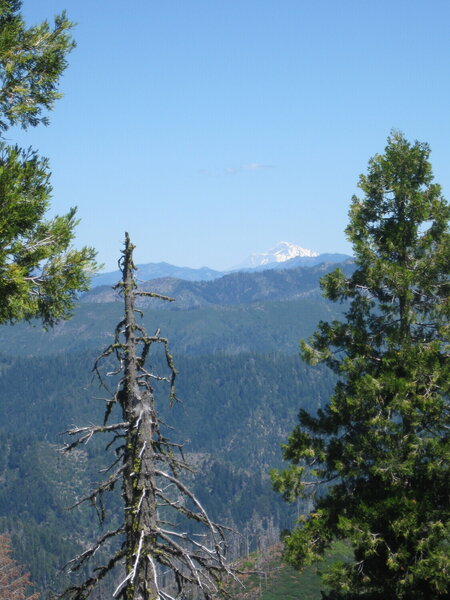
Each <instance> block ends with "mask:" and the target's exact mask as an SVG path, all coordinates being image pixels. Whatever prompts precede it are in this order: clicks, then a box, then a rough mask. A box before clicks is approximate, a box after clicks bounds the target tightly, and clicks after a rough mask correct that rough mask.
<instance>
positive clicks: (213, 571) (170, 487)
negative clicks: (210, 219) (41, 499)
mask: <svg viewBox="0 0 450 600" xmlns="http://www.w3.org/2000/svg"><path fill="white" fill-rule="evenodd" d="M133 249H134V246H133V245H132V244H131V242H130V240H129V237H128V234H126V240H125V249H124V251H123V257H122V260H121V261H120V263H119V266H120V268H121V270H122V274H123V280H122V281H121V282H120V283H119V284H118V285H117V286H116V289H118V290H119V291H120V292H121V293H122V295H123V298H124V317H123V319H122V320H121V321H120V323H119V324H118V325H117V328H116V330H115V336H114V342H113V343H112V344H111V345H110V346H108V348H106V350H105V351H104V352H103V353H102V355H101V356H100V357H99V359H98V360H97V362H96V364H95V371H96V372H97V374H98V375H99V377H100V380H101V381H102V382H104V379H103V374H102V370H101V364H102V362H104V361H105V360H106V361H107V360H108V358H109V357H112V356H115V358H116V359H117V370H115V371H114V372H110V373H109V375H119V376H120V379H119V382H118V384H117V387H116V388H115V391H114V392H113V393H112V396H111V398H110V399H107V401H106V411H105V420H104V424H103V425H99V426H87V427H76V428H73V429H71V430H69V431H67V432H66V433H68V434H69V435H72V436H75V438H76V439H75V441H74V442H72V443H71V444H69V445H68V446H67V447H66V450H71V449H73V448H75V447H77V446H78V445H79V444H81V443H85V442H87V441H89V439H90V438H91V437H92V435H94V434H98V433H107V434H108V433H112V434H113V436H114V437H113V439H112V440H110V441H109V443H108V448H109V447H111V445H114V442H115V441H119V445H118V446H117V448H116V456H115V459H114V460H113V462H112V464H111V467H110V469H108V472H109V473H111V474H110V476H109V477H108V479H106V481H104V482H103V483H101V484H100V485H99V486H98V488H97V489H95V490H94V491H93V492H92V493H90V494H89V495H88V496H87V497H86V498H85V499H84V500H89V501H91V502H92V503H93V504H95V505H96V507H97V508H98V509H99V514H100V517H101V520H103V518H104V511H103V503H102V496H103V494H104V493H105V492H106V491H108V490H112V489H113V488H114V486H115V485H116V483H117V482H119V484H120V485H121V487H122V500H123V521H122V523H121V525H120V526H119V527H118V528H117V529H115V530H112V531H108V532H107V533H105V534H103V535H102V536H101V537H100V539H99V540H98V541H97V542H96V543H95V544H94V545H93V546H92V547H91V548H90V549H88V550H86V551H85V552H84V553H83V554H81V555H80V556H78V557H76V558H75V559H74V560H73V561H71V563H70V566H71V569H72V570H75V571H76V570H78V569H80V567H82V566H83V565H84V564H85V562H86V561H87V560H88V559H90V558H92V557H93V556H94V555H95V554H96V552H97V550H98V549H99V548H101V547H103V546H108V545H109V543H110V541H111V540H112V539H113V538H116V537H117V538H118V539H120V540H121V544H120V545H119V547H118V549H117V550H116V551H115V552H113V553H112V555H111V556H110V557H109V559H108V560H107V561H106V562H105V564H103V565H100V566H97V567H96V568H95V569H94V571H93V574H92V576H91V577H89V578H87V579H86V580H85V581H84V582H82V583H81V584H79V585H76V586H73V587H71V588H69V589H68V590H67V591H66V592H65V593H64V594H63V597H64V598H67V599H70V600H83V599H85V598H88V597H89V595H90V594H91V592H93V591H94V590H95V588H96V587H97V584H98V583H99V582H100V581H101V580H102V579H103V578H104V577H105V576H106V575H107V574H108V573H109V572H110V571H112V570H113V569H114V567H116V566H118V567H119V568H118V569H117V570H116V573H117V577H120V579H119V581H118V582H117V585H116V587H115V591H114V593H113V598H118V599H123V600H157V599H160V600H174V599H175V598H185V597H186V596H185V595H184V594H185V591H186V589H191V588H192V587H193V588H196V589H197V590H198V593H197V595H196V597H202V598H205V599H210V598H213V597H218V596H219V595H220V593H221V589H222V578H223V576H224V575H227V574H228V575H231V576H233V573H232V571H231V569H230V568H229V567H228V565H227V563H226V561H225V556H224V553H225V536H224V528H223V527H222V526H221V525H218V524H216V523H214V522H213V521H211V519H210V518H209V517H208V515H207V513H206V511H205V510H204V509H203V507H202V505H201V503H200V502H199V500H198V499H197V498H196V496H195V495H194V494H193V493H192V492H191V491H190V489H189V488H188V486H187V485H186V482H185V477H184V478H183V474H184V475H186V473H189V472H190V471H191V470H192V469H191V468H190V467H189V464H188V463H187V462H186V461H185V458H184V456H183V453H182V448H181V446H180V445H179V444H176V443H174V442H172V441H170V440H169V439H168V438H167V437H166V436H165V435H164V433H163V428H164V426H163V424H162V422H161V420H160V418H159V416H158V414H157V412H156V408H155V399H154V385H155V384H156V383H157V382H166V383H167V384H169V386H170V401H171V402H173V401H174V400H175V394H174V380H175V374H176V372H175V366H174V363H173V359H172V356H171V355H170V353H169V349H168V342H167V339H165V338H163V337H161V335H160V331H159V329H157V330H156V332H155V333H154V334H153V335H148V334H147V333H146V331H145V329H144V328H143V327H142V325H140V324H139V323H138V322H137V315H141V316H142V313H141V311H139V310H138V309H137V308H136V299H137V298H138V297H139V296H150V297H156V298H160V299H162V300H166V301H172V300H173V299H172V298H168V297H166V296H161V295H160V294H156V293H153V292H149V291H140V290H139V289H137V286H136V282H135V279H134V276H133V272H134V270H135V266H134V264H133ZM156 345H160V346H162V347H163V349H164V355H165V359H166V362H167V367H168V375H160V374H156V373H154V372H151V370H149V367H147V366H146V361H147V359H148V358H149V352H150V350H151V349H152V347H154V346H156ZM114 405H118V406H119V407H120V411H121V416H122V421H121V422H119V423H114V424H109V419H110V417H111V415H112V414H114V411H113V410H112V409H113V407H114ZM183 479H184V480H183ZM189 521H190V522H191V525H190V524H189ZM192 522H193V523H194V524H195V526H194V529H192ZM189 531H191V532H192V533H189ZM168 573H170V576H167V574H168Z"/></svg>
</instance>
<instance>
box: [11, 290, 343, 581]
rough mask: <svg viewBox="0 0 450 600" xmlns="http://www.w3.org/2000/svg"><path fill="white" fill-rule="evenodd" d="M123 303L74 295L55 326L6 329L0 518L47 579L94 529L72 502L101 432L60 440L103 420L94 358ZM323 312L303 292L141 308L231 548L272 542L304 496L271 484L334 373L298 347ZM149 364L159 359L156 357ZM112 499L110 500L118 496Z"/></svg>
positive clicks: (114, 501)
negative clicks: (164, 342) (167, 348)
mask: <svg viewBox="0 0 450 600" xmlns="http://www.w3.org/2000/svg"><path fill="white" fill-rule="evenodd" d="M119 308H120V305H118V304H115V303H106V304H87V303H82V304H81V305H80V307H79V310H78V311H77V312H76V314H75V316H74V318H73V319H72V320H71V321H68V322H66V323H63V324H61V325H59V326H57V327H56V328H55V329H54V330H51V331H49V332H44V331H42V330H41V328H40V327H39V326H34V327H31V326H29V325H24V324H20V325H17V326H15V327H9V326H4V327H2V328H1V330H0V339H1V351H2V352H3V354H2V357H1V377H0V397H1V398H2V412H1V429H0V432H1V436H2V447H4V448H5V449H6V451H5V452H4V453H2V456H1V473H2V481H3V486H2V488H1V491H0V507H1V515H2V517H1V520H0V523H1V528H2V530H5V531H11V532H12V533H13V544H14V547H15V549H16V553H17V554H16V555H17V558H18V560H20V561H21V562H22V563H23V564H26V565H27V566H28V568H29V569H30V570H31V574H32V578H33V580H34V581H35V582H36V583H37V584H38V586H39V589H40V590H42V591H44V590H45V591H46V592H48V591H49V590H51V589H60V588H61V587H62V586H63V585H64V582H65V581H66V580H65V578H64V576H62V574H61V573H60V571H59V570H60V569H61V567H62V566H63V565H64V563H65V562H66V561H68V560H69V559H70V558H71V557H73V556H74V555H75V554H76V553H77V552H78V551H79V550H80V548H81V547H82V546H83V544H84V543H86V540H90V539H92V538H93V537H95V535H96V533H97V532H98V531H99V525H98V520H97V517H96V514H95V510H94V509H92V508H90V507H87V506H86V507H81V508H76V509H74V510H67V508H68V507H69V506H71V505H72V504H74V503H75V502H76V501H77V499H79V498H80V497H81V495H83V494H84V493H85V492H86V490H89V489H91V488H93V487H94V485H95V483H96V482H97V481H98V479H99V478H100V474H99V471H100V470H101V468H102V467H103V466H104V465H106V464H107V462H108V457H107V455H106V454H105V452H104V446H105V444H106V442H105V443H103V441H102V440H91V441H90V442H89V444H86V445H85V446H83V447H82V448H81V449H80V450H77V451H76V453H75V454H74V455H63V454H61V452H59V451H58V449H60V448H61V447H62V446H63V444H64V443H65V441H67V440H65V439H64V436H61V432H63V431H65V430H66V429H67V428H68V427H69V426H71V425H73V424H76V425H83V424H86V423H91V422H101V421H102V418H103V411H104V407H103V403H102V402H101V401H100V400H99V399H100V398H102V397H104V395H105V390H102V389H101V388H100V387H99V385H98V381H97V380H96V378H95V377H94V375H93V373H92V367H93V364H94V361H95V358H96V357H97V356H98V354H99V352H100V351H101V349H102V347H103V346H102V344H104V342H105V340H108V339H109V338H110V336H111V331H112V330H113V327H114V319H117V315H118V310H119ZM330 314H332V313H331V305H329V304H327V303H325V302H320V301H319V302H317V301H314V302H312V301H309V300H307V299H306V300H297V301H284V302H283V301H278V302H275V303H263V302H261V303H256V304H250V305H245V306H243V305H239V306H232V307H230V306H222V307H220V306H215V307H210V308H201V309H192V310H184V311H156V310H147V311H146V314H145V322H146V325H147V327H149V328H151V327H153V328H155V327H156V325H158V326H162V328H164V329H163V330H164V331H168V332H169V334H170V338H171V340H170V341H171V342H172V340H173V343H171V346H173V353H174V360H175V363H176V368H177V370H178V376H177V388H176V390H177V397H178V399H179V401H178V402H177V403H176V404H175V405H174V407H173V408H170V407H169V404H168V402H167V399H166V396H165V393H164V391H163V390H161V391H160V393H157V396H156V402H157V407H158V411H159V412H160V414H161V415H162V417H163V419H164V421H165V422H167V423H168V425H170V426H172V427H174V431H173V432H172V431H171V432H170V435H171V437H172V438H173V439H176V440H177V441H178V442H180V443H183V444H184V450H185V452H186V453H187V456H188V458H189V460H190V462H192V463H193V465H194V466H195V469H196V473H195V474H194V475H193V476H192V486H193V489H194V490H195V493H196V494H197V496H198V498H199V499H200V501H201V502H202V504H203V505H204V506H205V507H206V509H207V510H208V512H209V513H210V514H211V516H212V518H214V519H220V520H221V521H222V522H225V523H226V524H228V525H229V526H231V527H232V528H233V529H235V530H236V531H239V532H240V534H241V535H235V536H232V540H231V542H230V551H232V552H234V553H235V554H236V555H241V554H245V553H247V552H249V551H252V550H254V549H256V548H258V547H262V546H264V545H268V544H270V543H274V542H276V541H277V540H278V539H279V534H280V531H281V530H282V529H285V528H289V527H291V526H292V524H293V522H294V519H295V517H296V516H297V513H298V511H299V510H300V509H303V505H302V506H300V505H299V504H298V503H296V504H295V505H292V506H290V505H287V504H286V503H285V502H283V500H282V498H281V497H280V496H279V495H278V494H276V493H275V492H274V491H273V490H272V486H271V483H270V480H269V477H268V470H269V469H270V468H273V467H280V466H282V464H283V463H282V456H281V450H280V444H281V443H282V442H283V441H284V440H285V439H286V436H287V434H288V432H289V431H290V429H291V428H292V425H293V423H294V422H295V420H296V417H297V414H298V411H299V409H300V408H305V409H308V410H312V411H315V410H316V409H317V408H318V407H319V406H320V405H321V404H322V403H323V402H325V401H326V399H327V397H328V395H329V393H330V390H331V389H332V385H333V381H334V379H333V376H332V375H331V373H330V372H329V371H328V370H327V369H326V368H323V367H318V368H315V369H311V368H309V367H307V366H306V365H305V364H303V363H302V362H301V361H300V360H299V359H298V351H297V348H298V339H299V338H300V337H301V336H304V335H307V334H308V333H311V332H312V330H313V329H314V326H315V324H316V323H317V321H318V319H319V318H320V317H322V318H324V317H328V315H330ZM299 315H302V318H301V319H300V318H299ZM7 349H9V351H8V353H6V352H7ZM151 364H152V367H153V368H154V369H156V371H157V372H158V371H162V369H163V358H162V356H158V355H156V356H155V357H154V359H152V361H151ZM109 502H110V506H109V508H108V510H109V511H110V512H111V513H114V510H115V509H114V507H115V506H116V510H118V508H117V507H118V498H114V496H112V498H111V499H110V500H109Z"/></svg>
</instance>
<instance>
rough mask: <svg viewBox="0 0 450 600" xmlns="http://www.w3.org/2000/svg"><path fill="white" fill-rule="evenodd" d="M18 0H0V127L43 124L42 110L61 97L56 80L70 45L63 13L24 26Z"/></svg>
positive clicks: (64, 65)
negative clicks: (51, 18)
mask: <svg viewBox="0 0 450 600" xmlns="http://www.w3.org/2000/svg"><path fill="white" fill-rule="evenodd" d="M21 6H22V2H20V1H18V0H1V2H0V81H1V88H0V115H1V118H0V130H3V131H5V130H6V129H8V128H9V127H10V126H11V125H20V126H21V127H23V128H25V129H26V128H27V127H28V126H33V127H34V126H36V125H38V124H39V123H43V124H44V125H46V124H47V123H48V118H47V116H46V115H45V113H44V111H46V110H50V109H51V108H53V104H54V101H55V100H56V99H57V98H60V97H61V94H60V93H59V92H58V82H59V78H60V76H61V73H62V72H63V71H64V69H65V68H66V66H67V63H66V55H67V53H68V52H70V51H71V50H72V48H73V47H74V42H73V41H72V39H71V37H70V35H69V33H68V32H69V30H70V29H71V27H72V26H73V24H72V23H71V22H70V21H68V19H67V17H66V15H65V13H62V14H61V15H58V16H56V17H55V22H54V25H53V27H50V25H49V23H48V22H47V21H45V22H44V23H41V24H40V25H35V26H34V27H30V28H26V26H25V23H24V21H23V18H22V16H21V14H20V12H19V11H20V8H21Z"/></svg>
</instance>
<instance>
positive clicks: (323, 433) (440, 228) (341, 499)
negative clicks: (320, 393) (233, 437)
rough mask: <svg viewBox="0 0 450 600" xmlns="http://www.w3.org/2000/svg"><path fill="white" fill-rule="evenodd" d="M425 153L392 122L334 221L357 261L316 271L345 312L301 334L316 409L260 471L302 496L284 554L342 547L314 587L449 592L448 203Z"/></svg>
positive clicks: (366, 592) (289, 493)
mask: <svg viewBox="0 0 450 600" xmlns="http://www.w3.org/2000/svg"><path fill="white" fill-rule="evenodd" d="M429 153H430V150H429V147H428V145H427V144H424V143H419V142H415V143H410V142H408V141H407V140H406V139H405V137H404V136H403V135H402V134H401V133H399V132H393V133H392V134H391V136H390V137H389V138H388V142H387V146H386V149H385V153H384V154H383V155H376V156H374V157H373V158H372V159H371V160H370V162H369V167H368V172H367V175H362V176H361V178H360V181H359V187H360V188H361V189H362V191H363V192H364V198H363V199H359V198H356V197H354V198H353V201H352V205H351V209H350V223H349V225H348V228H347V230H346V233H347V235H348V237H349V239H350V240H351V241H352V242H353V247H354V253H355V259H356V266H357V268H356V270H355V272H354V273H353V275H352V276H351V277H350V278H347V277H345V276H344V275H343V273H342V272H341V271H339V270H336V271H335V272H333V273H331V274H329V275H327V276H325V277H324V278H323V280H322V285H323V290H324V294H325V296H326V297H327V298H329V299H331V300H333V301H345V302H347V303H348V304H347V306H348V308H347V311H346V320H345V321H344V322H338V321H334V322H332V323H324V322H321V323H320V325H319V328H318V330H317V332H316V333H315V334H314V336H313V338H312V339H311V340H310V341H309V343H305V342H303V343H302V354H303V357H304V358H305V359H306V360H307V361H309V362H310V363H312V364H314V363H317V362H324V363H325V364H327V365H328V366H329V367H330V368H331V369H332V370H333V371H334V372H335V373H336V374H337V375H338V378H339V379H338V383H337V385H336V387H335V390H334V394H333V395H332V397H331V399H330V401H329V404H328V405H327V406H325V407H324V408H323V409H322V410H320V411H319V412H318V414H317V415H316V416H313V415H310V414H308V413H306V412H305V411H302V412H301V413H300V415H299V424H298V425H297V426H296V427H295V429H294V431H293V432H292V434H291V435H290V437H289V440H288V443H287V444H286V446H285V447H284V454H285V457H286V459H288V460H289V461H291V463H292V465H291V466H290V467H289V468H288V469H287V470H285V471H284V472H282V473H274V474H273V480H274V484H275V487H276V488H277V489H278V490H279V491H281V492H282V493H283V494H284V495H285V497H286V498H287V499H292V498H294V497H296V496H297V495H309V494H311V493H312V495H313V497H314V499H315V508H314V509H313V511H312V512H311V514H309V515H308V516H307V517H304V518H303V519H302V522H301V523H299V525H298V526H297V527H296V528H295V529H294V530H293V531H292V532H291V533H290V535H289V536H288V537H287V539H286V556H287V558H288V560H289V561H290V562H291V563H292V564H293V565H296V566H298V567H301V566H302V565H303V564H306V563H310V562H314V561H315V560H318V559H320V557H321V556H322V555H323V553H324V551H325V550H326V549H327V548H328V547H329V546H330V544H331V542H332V541H333V539H344V540H347V541H348V542H349V544H350V545H351V547H352V549H353V559H352V560H351V561H349V562H348V563H340V564H336V565H335V566H334V567H333V568H332V569H331V571H329V572H328V574H327V576H326V580H327V582H328V584H329V585H330V587H331V590H332V591H331V592H330V593H329V595H328V596H326V597H327V598H332V599H338V598H339V599H350V598H351V599H356V598H364V599H370V600H375V599H377V600H378V599H379V600H381V599H383V600H389V599H394V598H395V599H399V598H408V599H420V600H426V599H429V598H449V591H448V590H449V588H450V552H449V550H450V546H449V543H450V506H449V489H450V406H449V394H450V389H449V382H450V369H449V334H450V326H449V317H450V301H449V295H450V294H449V292H450V280H449V267H450V235H449V229H448V224H449V217H450V208H449V205H448V204H447V202H446V201H445V200H444V198H443V197H442V195H441V190H440V187H439V186H438V185H437V184H435V183H433V176H432V169H431V165H430V163H429V160H428V158H429ZM321 484H322V486H323V487H322V488H320V489H319V490H317V488H318V486H320V485H321Z"/></svg>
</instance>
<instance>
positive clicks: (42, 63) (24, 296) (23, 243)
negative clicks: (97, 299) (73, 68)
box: [0, 0, 96, 326]
mask: <svg viewBox="0 0 450 600" xmlns="http://www.w3.org/2000/svg"><path fill="white" fill-rule="evenodd" d="M20 7H21V2H18V1H14V0H9V1H8V0H3V1H1V2H0V131H3V132H4V131H6V130H7V129H8V128H9V127H11V126H14V125H20V126H21V127H23V128H24V129H26V128H28V127H29V126H36V125H38V124H40V123H43V124H47V122H48V118H47V116H46V114H45V111H46V110H49V109H51V108H52V107H53V104H54V101H55V99H57V98H59V97H60V94H59V93H58V91H57V86H58V81H59V78H60V76H61V74H62V72H63V71H64V69H65V67H66V59H65V57H66V55H67V53H68V52H70V50H71V49H72V48H73V45H74V44H73V42H72V40H71V38H70V36H69V34H68V31H69V30H70V28H71V27H72V24H71V23H70V22H69V21H68V20H67V18H66V17H65V15H64V14H62V15H60V16H57V17H56V18H55V24H54V27H53V28H50V26H49V24H48V23H47V22H44V23H42V24H40V25H37V26H34V27H31V28H28V29H27V28H26V27H25V24H24V22H23V19H22V16H21V15H20V13H19V10H20ZM49 178H50V171H49V167H48V162H47V160H46V159H42V158H39V156H38V155H37V153H36V152H35V151H32V150H31V149H28V150H23V149H20V148H18V147H17V146H9V145H7V144H6V143H5V142H1V143H0V198H1V201H0V304H1V308H0V323H5V322H12V323H13V322H16V321H20V320H23V319H25V320H29V319H31V318H33V317H39V318H41V319H42V322H43V323H44V325H46V326H48V325H53V324H54V323H55V322H56V321H58V320H60V319H65V318H67V317H68V316H69V315H70V313H71V310H72V308H73V304H74V301H75V298H76V295H77V293H78V292H79V291H84V290H86V289H87V288H88V284H89V271H92V270H93V269H95V266H96V265H95V260H94V257H95V252H94V250H93V249H92V248H88V247H85V248H82V249H81V250H74V249H72V248H71V242H72V240H73V237H74V228H75V226H76V224H77V221H76V219H75V209H72V210H70V211H69V213H68V214H67V215H65V216H62V217H55V218H53V219H50V220H46V219H45V213H46V212H47V210H48V208H49V202H50V196H51V191H52V188H51V185H50V181H49Z"/></svg>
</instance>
